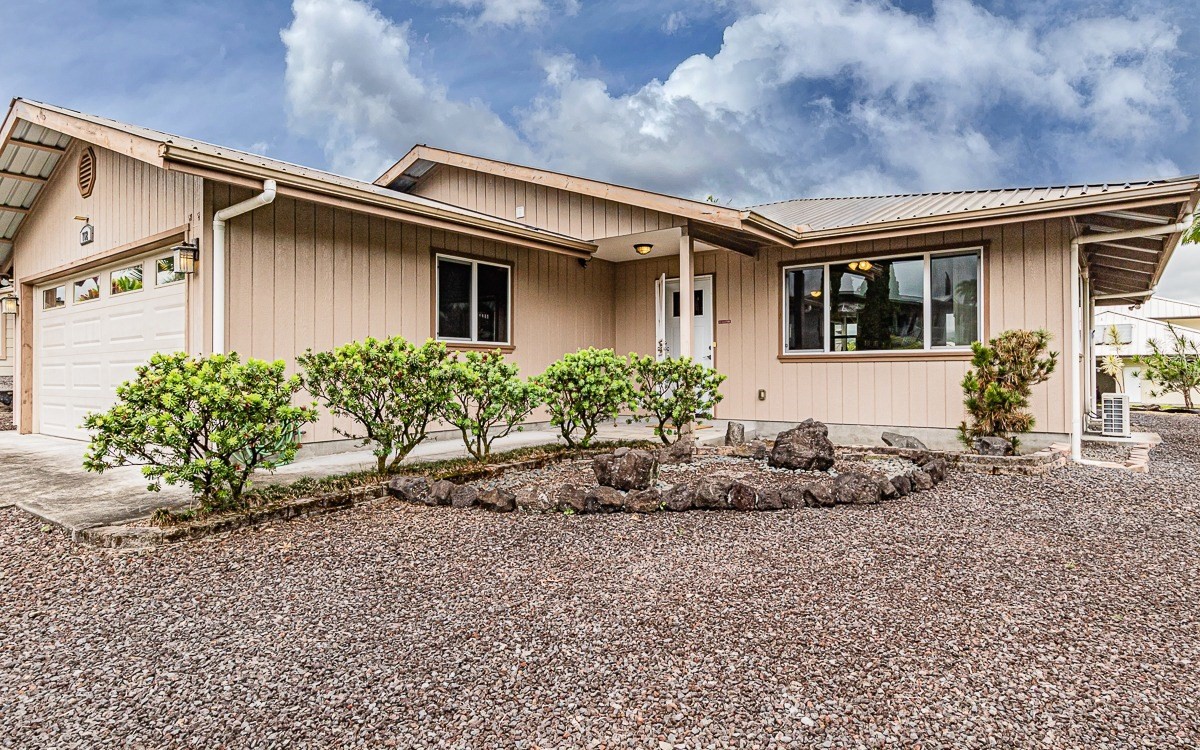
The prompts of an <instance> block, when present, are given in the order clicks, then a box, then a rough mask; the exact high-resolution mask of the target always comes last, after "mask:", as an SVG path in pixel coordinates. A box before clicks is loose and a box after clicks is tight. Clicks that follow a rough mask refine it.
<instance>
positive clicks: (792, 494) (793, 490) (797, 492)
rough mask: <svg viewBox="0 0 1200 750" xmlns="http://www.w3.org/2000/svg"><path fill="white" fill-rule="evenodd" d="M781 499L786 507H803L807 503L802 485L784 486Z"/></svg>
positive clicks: (780, 495) (780, 494)
mask: <svg viewBox="0 0 1200 750" xmlns="http://www.w3.org/2000/svg"><path fill="white" fill-rule="evenodd" d="M779 501H780V502H781V503H782V505H783V507H784V508H803V507H804V506H805V505H807V503H805V502H804V487H803V486H802V485H797V486H793V487H784V488H783V490H782V491H781V492H780V493H779Z"/></svg>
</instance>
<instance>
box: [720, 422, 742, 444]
mask: <svg viewBox="0 0 1200 750" xmlns="http://www.w3.org/2000/svg"><path fill="white" fill-rule="evenodd" d="M745 442H746V425H744V424H742V423H741V422H730V423H729V424H727V425H725V445H742V444H744V443H745Z"/></svg>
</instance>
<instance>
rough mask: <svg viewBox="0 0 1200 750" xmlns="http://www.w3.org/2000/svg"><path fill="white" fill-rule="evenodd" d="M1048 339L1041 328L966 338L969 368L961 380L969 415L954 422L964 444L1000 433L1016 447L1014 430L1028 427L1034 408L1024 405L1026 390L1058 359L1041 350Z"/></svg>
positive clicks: (1045, 375)
mask: <svg viewBox="0 0 1200 750" xmlns="http://www.w3.org/2000/svg"><path fill="white" fill-rule="evenodd" d="M1049 345H1050V334H1049V332H1047V331H1044V330H1038V331H1022V330H1013V331H1005V332H1004V333H1002V334H1000V335H999V336H997V337H996V338H994V339H992V340H991V341H989V342H988V343H987V344H984V343H982V342H979V341H976V342H975V343H973V344H971V350H972V352H974V354H973V356H972V357H971V369H970V370H968V371H967V374H966V377H964V378H963V380H962V389H963V393H965V394H966V399H965V400H964V402H963V403H964V404H965V405H966V407H967V414H968V415H969V416H970V420H971V421H970V423H969V424H968V423H967V422H963V423H962V424H961V425H960V426H959V428H958V429H959V438H960V439H961V440H962V441H963V443H964V444H965V445H966V446H967V447H968V448H969V447H971V446H972V445H973V444H974V441H975V438H978V437H1002V438H1005V439H1007V440H1010V441H1012V444H1013V447H1014V448H1016V446H1017V439H1016V437H1015V435H1016V434H1019V433H1023V432H1029V430H1031V429H1033V425H1034V418H1033V414H1031V413H1029V412H1028V411H1026V407H1028V406H1029V396H1030V395H1031V393H1032V392H1033V386H1035V385H1037V384H1038V383H1042V382H1045V381H1046V380H1047V379H1049V377H1050V375H1051V373H1053V372H1054V368H1055V367H1056V366H1057V365H1058V353H1057V352H1050V353H1049V354H1047V353H1046V350H1047V349H1048V348H1049Z"/></svg>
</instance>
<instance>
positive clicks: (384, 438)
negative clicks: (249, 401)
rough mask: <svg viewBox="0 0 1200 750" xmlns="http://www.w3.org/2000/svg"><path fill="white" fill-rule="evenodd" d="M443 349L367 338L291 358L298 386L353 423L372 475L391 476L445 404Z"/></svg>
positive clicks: (348, 434) (341, 431) (429, 344)
mask: <svg viewBox="0 0 1200 750" xmlns="http://www.w3.org/2000/svg"><path fill="white" fill-rule="evenodd" d="M446 360H447V354H446V346H445V345H444V344H441V343H438V342H436V341H427V342H425V343H424V344H423V345H421V346H414V345H413V344H411V343H409V342H408V341H406V340H404V339H403V338H401V337H399V336H396V337H394V338H389V339H376V338H368V339H365V340H363V341H353V342H351V343H349V344H345V345H343V346H339V347H338V348H336V349H334V350H333V351H331V352H315V353H314V352H313V351H312V350H311V349H310V350H308V351H307V352H305V353H304V354H302V355H300V356H299V357H298V358H297V361H298V362H299V364H300V366H301V367H302V368H304V383H305V386H306V387H307V388H308V391H309V393H311V394H312V395H314V396H316V397H317V398H318V399H319V400H320V401H321V402H322V403H323V404H324V405H325V406H326V407H327V408H328V409H329V411H330V413H332V414H333V415H334V416H338V417H348V418H349V419H351V420H353V421H354V423H355V425H356V429H354V430H353V431H350V430H347V429H343V428H340V427H338V428H335V429H336V430H337V432H338V433H339V434H341V435H344V436H346V437H348V438H356V439H358V438H361V439H362V441H363V442H362V444H363V445H370V446H373V447H372V453H374V454H375V459H376V462H377V463H376V470H377V471H378V472H379V473H380V474H382V473H385V472H389V471H394V470H395V469H396V467H397V466H399V464H400V462H401V461H403V460H404V458H405V457H406V456H407V455H408V454H409V453H410V452H411V451H412V449H413V448H415V447H416V446H417V445H418V444H419V443H420V442H421V441H422V440H424V439H425V434H426V432H427V431H428V429H429V423H430V422H432V421H433V420H434V419H435V418H436V414H437V413H438V410H439V409H440V408H441V407H442V405H443V404H444V403H445V401H446V398H447V397H448V392H447V390H446V385H445V381H446V378H445V373H444V371H443V369H442V367H443V365H444V364H445V363H446Z"/></svg>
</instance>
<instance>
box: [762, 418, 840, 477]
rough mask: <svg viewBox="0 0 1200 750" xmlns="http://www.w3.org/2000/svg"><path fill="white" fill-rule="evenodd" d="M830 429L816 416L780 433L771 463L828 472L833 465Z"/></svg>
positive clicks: (772, 450)
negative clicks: (817, 419)
mask: <svg viewBox="0 0 1200 750" xmlns="http://www.w3.org/2000/svg"><path fill="white" fill-rule="evenodd" d="M833 460H834V454H833V443H831V442H830V441H829V429H828V428H827V427H826V426H825V425H823V424H821V423H820V422H817V421H816V420H813V419H806V420H804V421H803V422H801V423H800V424H799V425H798V426H796V427H793V428H792V429H790V430H785V431H784V432H781V433H779V435H778V437H776V438H775V445H774V446H773V447H772V448H771V456H770V458H769V459H768V460H767V462H768V463H769V464H770V465H771V466H774V467H775V468H778V469H791V470H793V471H797V470H799V471H826V470H827V469H829V468H831V467H832V466H833Z"/></svg>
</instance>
